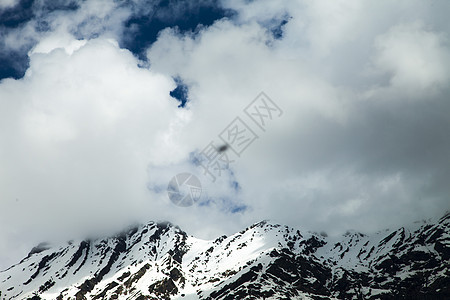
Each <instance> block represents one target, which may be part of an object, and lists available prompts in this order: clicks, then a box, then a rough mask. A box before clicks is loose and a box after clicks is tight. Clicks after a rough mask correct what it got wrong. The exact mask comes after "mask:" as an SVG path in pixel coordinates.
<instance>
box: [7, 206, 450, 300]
mask: <svg viewBox="0 0 450 300" xmlns="http://www.w3.org/2000/svg"><path fill="white" fill-rule="evenodd" d="M449 225H450V213H447V214H446V215H445V216H444V217H442V218H441V219H439V220H437V221H435V222H432V221H423V222H419V223H415V224H412V226H410V227H408V228H400V229H397V230H386V231H382V232H378V233H376V234H374V235H370V236H367V235H364V234H361V233H358V232H347V233H346V234H345V235H344V236H342V238H340V239H332V238H328V237H326V236H325V234H322V235H321V234H316V233H312V232H304V231H300V230H297V229H294V228H290V227H287V226H281V225H277V224H271V223H270V222H267V221H263V222H260V223H257V224H254V225H252V226H250V227H248V228H246V229H244V230H242V231H241V232H239V233H236V234H234V235H232V236H229V237H227V236H222V237H219V238H217V239H215V240H211V241H206V240H200V239H197V238H195V237H192V236H189V235H188V234H186V233H185V232H184V231H182V230H181V229H180V228H178V227H177V226H174V225H172V224H170V223H154V222H151V223H148V224H146V225H142V226H137V227H135V228H132V229H130V230H127V231H126V232H124V233H122V234H119V235H116V236H114V237H109V238H105V239H97V240H84V241H71V242H68V243H67V244H65V245H61V246H57V247H54V246H52V247H50V246H49V245H46V244H41V245H38V246H37V247H35V248H33V249H32V250H31V252H30V253H29V254H28V256H27V257H26V258H24V259H23V260H22V261H21V262H20V263H18V264H16V265H14V266H12V267H10V268H9V269H7V270H5V271H2V272H0V291H1V294H0V299H330V298H331V299H333V298H336V299H450V229H449V228H450V226H449Z"/></svg>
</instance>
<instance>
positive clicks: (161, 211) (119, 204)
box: [0, 0, 450, 266]
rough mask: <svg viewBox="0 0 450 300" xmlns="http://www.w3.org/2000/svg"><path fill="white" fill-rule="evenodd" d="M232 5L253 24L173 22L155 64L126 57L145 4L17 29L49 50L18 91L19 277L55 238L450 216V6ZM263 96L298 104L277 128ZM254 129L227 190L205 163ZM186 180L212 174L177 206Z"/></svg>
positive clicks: (8, 219) (37, 50) (8, 83)
mask: <svg viewBox="0 0 450 300" xmlns="http://www.w3.org/2000/svg"><path fill="white" fill-rule="evenodd" d="M221 4H222V5H223V7H224V8H226V9H232V10H234V11H236V14H235V15H233V16H231V17H230V18H224V19H220V20H216V21H215V22H214V24H212V25H211V26H204V27H201V28H198V29H197V31H195V32H190V31H183V30H179V29H177V28H166V29H165V30H163V31H161V32H160V33H159V35H158V40H157V41H156V42H154V43H153V44H152V45H151V46H150V47H149V48H148V50H147V51H146V54H147V58H148V64H146V63H145V62H143V61H140V60H139V59H137V58H136V57H135V56H134V55H133V53H132V52H130V51H129V50H127V49H124V48H121V45H122V44H121V42H123V41H125V40H129V39H130V37H129V36H127V33H129V31H127V30H125V29H124V22H125V20H127V19H128V18H129V17H130V16H132V15H134V14H135V11H133V9H137V8H138V7H141V6H142V5H143V2H139V1H136V3H135V6H132V7H124V6H120V5H118V4H117V3H116V2H113V1H85V2H80V3H79V4H78V6H77V8H76V9H71V10H57V11H53V13H50V14H47V15H45V17H44V16H43V18H44V19H45V20H46V21H47V22H48V24H49V30H48V31H45V32H37V31H36V30H35V28H36V27H35V26H34V25H33V24H35V23H33V22H34V21H33V20H31V21H30V23H28V24H29V25H24V26H22V27H20V29H19V28H18V29H17V31H11V32H10V33H9V35H8V36H9V37H10V41H11V42H10V45H11V47H12V46H14V45H15V46H17V47H19V46H20V45H24V44H27V43H26V42H23V41H20V39H23V37H22V38H21V37H20V36H19V33H22V32H28V33H27V34H25V35H23V36H26V37H29V39H30V40H33V41H35V42H33V43H31V44H32V49H31V50H30V51H29V52H28V55H29V60H30V63H29V68H28V69H27V71H26V74H25V76H24V77H23V78H22V79H18V80H13V79H6V80H3V81H1V82H0V107H1V109H0V144H1V145H6V146H2V147H1V148H0V165H1V166H2V168H1V169H0V191H1V202H0V206H1V207H0V228H2V230H1V231H0V240H2V241H5V242H2V243H0V245H1V247H2V248H1V249H0V253H7V255H6V257H5V258H0V263H2V261H3V263H2V265H4V266H6V265H7V264H9V263H12V262H13V260H15V259H19V258H21V257H22V256H23V254H24V253H26V251H27V250H29V249H30V248H31V246H32V245H33V244H35V243H38V242H40V241H41V240H42V239H64V238H67V237H77V236H85V235H96V234H103V233H106V232H114V231H116V230H119V229H120V228H122V227H123V226H126V225H127V224H131V223H133V222H136V221H146V220H155V219H156V220H170V221H172V222H174V223H176V224H178V225H180V226H181V227H182V228H184V229H185V230H187V231H188V232H190V233H193V234H195V235H197V236H200V237H205V238H213V237H214V236H216V235H219V234H223V233H231V232H233V231H235V230H239V229H241V228H242V227H244V226H247V225H249V224H250V223H252V222H255V221H259V220H261V219H273V220H274V221H277V222H280V223H284V224H289V225H292V226H296V227H299V228H307V229H313V230H318V231H321V230H326V231H328V232H329V233H330V234H339V233H341V232H344V231H345V230H346V229H349V228H354V229H357V230H360V231H374V230H379V229H382V228H384V227H386V226H396V225H399V224H402V223H405V222H411V221H414V220H416V219H420V218H424V217H431V216H434V215H439V214H441V213H442V211H445V210H447V209H449V206H448V195H450V190H449V188H448V184H447V183H446V180H445V179H446V178H448V176H449V175H450V174H449V173H450V165H449V163H450V161H449V160H448V153H450V138H449V135H448V130H449V129H450V119H449V118H448V113H447V112H449V111H450V104H449V102H448V95H449V89H448V86H449V71H448V70H450V60H449V53H450V48H449V45H448V35H447V34H446V32H448V30H447V29H448V26H449V23H448V21H447V17H446V15H445V13H443V11H445V7H446V6H448V4H447V3H446V2H436V4H435V5H434V6H432V5H431V4H423V3H422V2H421V1H409V2H396V3H393V2H377V3H372V2H360V1H350V2H349V1H335V2H333V4H329V5H326V6H325V5H324V4H321V3H318V2H311V1H303V2H292V1H281V2H280V3H278V4H277V5H275V4H274V2H273V1H250V2H249V1H238V0H234V1H222V2H221ZM140 5H141V6H140ZM205 5H206V4H205ZM133 7H134V8H133ZM151 12H152V9H151V8H149V9H148V14H149V15H151ZM146 13H147V12H146ZM281 20H285V21H287V23H284V25H283V26H282V27H280V30H281V31H282V34H280V35H278V36H274V34H273V32H272V31H273V28H274V26H275V25H276V24H280V22H281ZM380 20H381V21H380ZM30 24H31V25H30ZM274 24H275V25H274ZM277 26H278V25H277ZM31 44H30V45H31ZM125 44H126V43H125ZM122 47H123V45H122ZM27 51H28V50H27ZM141 58H142V57H141ZM174 78H176V79H177V80H179V81H181V82H183V84H185V85H186V87H187V93H188V95H187V96H188V99H189V101H188V102H187V103H186V106H185V107H184V108H178V105H179V102H178V101H177V100H176V99H173V98H171V97H170V92H171V91H173V90H174V89H175V87H176V82H175V80H174ZM261 91H264V92H265V93H266V94H267V95H268V96H269V97H270V98H271V99H272V100H273V101H274V102H275V103H276V104H277V105H278V106H279V107H280V108H281V109H282V110H283V114H282V115H281V116H280V117H274V118H273V120H272V121H270V122H269V123H268V125H267V128H266V131H262V130H261V129H260V128H259V127H257V126H256V124H255V123H254V122H253V121H252V120H250V119H249V118H248V116H247V115H246V114H245V113H244V111H243V110H244V108H245V107H246V106H247V105H248V104H249V103H250V102H251V101H252V100H253V99H254V98H255V97H256V96H257V95H258V94H259V93H260V92H261ZM236 117H240V118H241V119H242V120H243V121H244V122H246V124H247V125H248V126H249V127H251V128H252V129H253V130H254V131H255V133H256V134H257V135H258V138H257V139H256V140H255V141H254V143H253V144H251V146H249V147H248V149H246V150H245V152H243V153H242V155H241V156H240V157H237V156H236V155H233V153H232V151H231V150H227V151H226V152H225V153H226V154H227V155H229V156H230V158H232V160H234V162H232V163H231V164H230V167H229V168H228V169H227V170H224V171H223V174H222V176H220V177H219V178H217V180H216V182H212V181H211V179H210V178H209V177H208V176H207V175H205V174H204V172H203V170H202V168H201V167H198V166H196V165H195V158H196V157H197V156H198V154H199V153H200V152H201V151H202V150H203V149H205V147H206V146H207V145H208V144H209V143H210V142H211V141H213V142H214V143H216V145H220V144H221V143H223V141H221V140H220V138H219V137H218V135H219V134H220V133H221V132H222V131H223V130H224V129H225V128H227V126H228V125H229V124H230V122H231V121H233V120H234V119H235V118H236ZM182 172H191V173H193V174H195V175H196V176H197V177H199V179H200V180H201V182H202V186H203V197H202V200H201V201H200V203H199V205H196V206H193V207H189V208H181V207H176V206H174V205H172V204H171V203H170V201H169V199H168V198H167V195H166V193H165V190H166V188H167V184H168V182H169V180H170V179H171V178H172V177H173V176H174V175H176V174H178V173H182ZM11 249H20V251H17V254H11V253H12V251H11ZM19 254H20V255H19ZM16 256H17V257H16Z"/></svg>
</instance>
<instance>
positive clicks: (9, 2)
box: [0, 0, 19, 9]
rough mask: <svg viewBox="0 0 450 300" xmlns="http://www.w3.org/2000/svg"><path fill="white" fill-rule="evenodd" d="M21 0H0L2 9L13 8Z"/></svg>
mask: <svg viewBox="0 0 450 300" xmlns="http://www.w3.org/2000/svg"><path fill="white" fill-rule="evenodd" d="M18 3H19V0H2V1H0V9H5V8H11V7H14V6H16V5H17V4H18Z"/></svg>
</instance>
